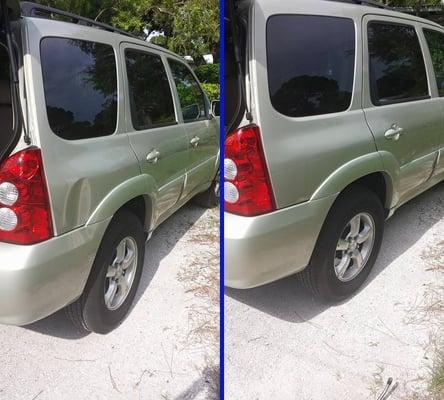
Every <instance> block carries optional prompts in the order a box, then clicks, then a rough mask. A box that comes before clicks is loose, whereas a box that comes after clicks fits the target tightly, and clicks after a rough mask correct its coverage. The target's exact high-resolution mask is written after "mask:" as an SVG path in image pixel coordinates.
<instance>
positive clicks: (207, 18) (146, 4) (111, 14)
mask: <svg viewBox="0 0 444 400" xmlns="http://www.w3.org/2000/svg"><path fill="white" fill-rule="evenodd" d="M37 1H38V2H39V3H40V4H43V5H48V6H52V7H56V8H59V9H62V10H66V11H70V12H73V13H75V14H79V15H82V16H85V17H88V18H91V19H95V20H97V21H100V22H104V23H108V24H111V25H113V26H115V27H117V28H121V29H124V30H126V31H128V32H131V33H133V34H135V35H136V36H140V37H141V38H143V39H146V36H147V32H148V34H149V33H151V32H153V31H158V32H162V34H163V35H164V38H163V39H162V38H160V39H157V40H156V42H157V43H160V44H162V45H164V46H165V47H167V48H168V49H170V50H172V51H174V52H176V53H178V54H181V55H183V56H185V55H189V56H192V57H193V59H194V60H195V62H196V64H198V65H199V64H203V59H202V55H204V54H212V55H213V57H214V58H215V61H216V62H217V61H218V60H219V1H218V0H182V1H179V0H37Z"/></svg>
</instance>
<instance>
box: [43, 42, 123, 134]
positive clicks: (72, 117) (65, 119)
mask: <svg viewBox="0 0 444 400" xmlns="http://www.w3.org/2000/svg"><path fill="white" fill-rule="evenodd" d="M40 47H41V49H40V51H41V64H42V71H43V86H44V91H45V99H46V110H47V114H48V120H49V125H50V127H51V129H52V130H53V131H54V133H55V134H56V135H57V136H60V137H62V138H64V139H68V140H76V139H87V138H92V137H98V136H106V135H111V134H113V133H114V132H115V130H116V125H117V72H116V71H117V69H116V57H115V54H114V50H113V48H112V46H109V45H105V44H101V43H95V42H88V41H84V40H76V39H64V38H52V37H51V38H44V39H43V40H42V42H41V45H40Z"/></svg>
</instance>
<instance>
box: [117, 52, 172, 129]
mask: <svg viewBox="0 0 444 400" xmlns="http://www.w3.org/2000/svg"><path fill="white" fill-rule="evenodd" d="M128 51H133V52H135V53H141V54H146V55H148V56H154V57H159V59H160V61H161V63H162V65H163V69H164V71H165V76H166V78H167V81H168V86H169V88H170V93H171V101H172V103H173V110H174V121H171V122H164V123H159V124H153V125H151V126H147V127H143V128H140V129H137V128H136V127H135V126H134V121H133V112H132V108H131V101H130V91H129V77H128V66H127V64H126V54H127V52H128ZM123 64H124V66H125V74H124V79H125V83H126V87H127V94H128V107H129V117H130V118H129V122H130V124H131V128H132V129H133V131H135V132H143V131H149V130H151V129H158V128H165V127H168V126H176V125H178V124H179V121H178V115H177V112H176V105H175V101H174V92H173V88H172V85H171V80H170V77H169V75H168V71H167V69H166V66H165V63H164V61H163V57H162V54H161V53H156V52H153V51H149V50H142V49H140V48H137V47H135V46H134V45H133V46H131V44H128V45H127V46H125V47H124V48H123Z"/></svg>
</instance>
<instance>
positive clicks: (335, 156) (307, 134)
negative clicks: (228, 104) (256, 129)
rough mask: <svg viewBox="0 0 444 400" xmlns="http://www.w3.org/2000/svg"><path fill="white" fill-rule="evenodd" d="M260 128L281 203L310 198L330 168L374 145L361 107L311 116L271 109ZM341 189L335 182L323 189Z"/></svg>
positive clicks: (327, 175)
mask: <svg viewBox="0 0 444 400" xmlns="http://www.w3.org/2000/svg"><path fill="white" fill-rule="evenodd" d="M261 131H262V140H263V142H264V150H265V154H266V159H267V162H268V168H269V171H270V176H271V181H272V185H273V190H274V193H275V197H276V202H277V205H278V207H279V208H283V207H288V206H290V205H293V204H297V203H301V202H304V201H306V200H308V199H310V198H311V197H312V196H313V194H314V193H315V192H316V191H317V190H318V188H319V187H320V186H321V185H322V183H323V182H325V181H326V180H327V179H328V178H329V176H330V175H331V174H332V172H333V171H336V170H338V169H339V168H342V167H343V166H344V165H346V164H347V163H348V162H350V161H351V160H355V159H357V158H359V157H361V156H364V155H366V154H369V153H374V152H375V150H376V149H375V145H374V141H373V137H372V135H371V133H370V131H369V129H368V126H367V124H366V123H365V121H364V115H363V112H362V111H361V110H359V111H349V112H347V113H341V114H337V115H333V114H332V115H325V116H319V117H316V118H315V119H314V118H301V119H295V118H287V117H283V116H282V115H279V114H277V112H275V111H272V110H269V111H268V113H267V115H266V116H264V115H262V123H261ZM338 183H339V182H338ZM344 188H345V186H343V187H342V188H341V187H340V185H338V186H336V187H335V188H334V190H333V189H332V191H331V192H328V193H326V194H327V195H328V194H333V193H337V192H339V191H341V190H342V189H344Z"/></svg>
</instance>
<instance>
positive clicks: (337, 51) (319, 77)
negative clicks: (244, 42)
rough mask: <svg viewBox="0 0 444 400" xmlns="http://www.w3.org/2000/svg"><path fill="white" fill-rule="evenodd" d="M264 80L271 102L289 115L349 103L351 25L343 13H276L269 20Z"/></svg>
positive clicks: (317, 112) (337, 108)
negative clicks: (265, 80)
mask: <svg viewBox="0 0 444 400" xmlns="http://www.w3.org/2000/svg"><path fill="white" fill-rule="evenodd" d="M267 64H268V85H269V91H270V97H271V103H272V104H273V107H274V108H275V109H276V110H277V111H279V112H280V113H282V114H284V115H288V116H290V117H306V116H311V115H320V114H329V113H335V112H340V111H345V110H347V109H348V108H349V107H350V104H351V98H352V91H353V79H354V65H355V28H354V24H353V21H352V20H351V19H346V18H335V17H321V16H307V15H276V16H272V17H270V18H269V19H268V23H267Z"/></svg>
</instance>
